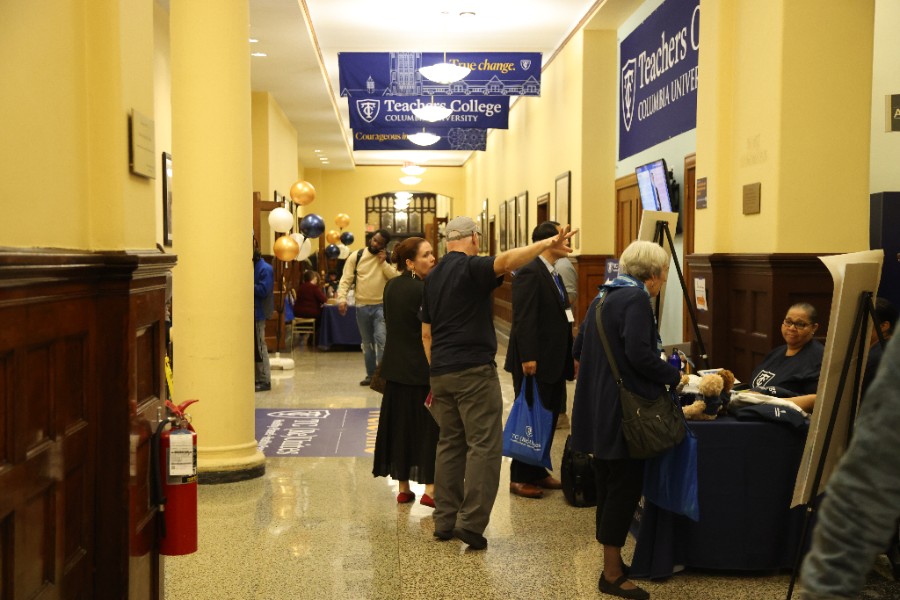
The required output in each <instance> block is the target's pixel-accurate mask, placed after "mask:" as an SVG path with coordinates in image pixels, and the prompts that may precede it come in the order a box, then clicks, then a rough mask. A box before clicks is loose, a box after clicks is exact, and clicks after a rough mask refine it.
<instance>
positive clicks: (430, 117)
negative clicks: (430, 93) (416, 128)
mask: <svg viewBox="0 0 900 600" xmlns="http://www.w3.org/2000/svg"><path fill="white" fill-rule="evenodd" d="M412 114H414V115H415V116H416V118H417V119H421V120H423V121H428V122H429V123H434V122H435V121H442V120H444V119H446V118H447V117H449V116H450V115H452V114H453V110H452V109H449V108H447V107H446V106H441V105H440V104H435V103H434V99H432V101H431V102H429V103H428V104H426V105H425V106H420V107H418V108H414V109H412Z"/></svg>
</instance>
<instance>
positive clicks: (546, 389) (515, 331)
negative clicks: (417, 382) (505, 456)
mask: <svg viewBox="0 0 900 600" xmlns="http://www.w3.org/2000/svg"><path fill="white" fill-rule="evenodd" d="M558 233H559V231H558V229H557V226H556V224H555V223H552V222H550V221H545V222H544V223H541V224H540V225H538V226H537V227H535V228H534V231H533V232H532V234H531V240H532V242H537V241H540V240H545V239H548V238H552V237H554V236H556V235H557V234H558ZM562 256H565V254H564V253H562V252H561V251H560V250H558V249H556V248H554V247H551V248H549V249H547V250H545V251H544V252H543V253H541V254H540V255H539V256H538V257H537V258H535V259H534V260H533V261H531V262H530V263H528V264H527V265H525V266H524V267H522V268H521V269H519V270H518V271H517V272H516V276H515V277H514V278H513V282H512V309H513V318H512V328H511V330H510V335H509V348H508V350H507V352H506V364H505V365H504V368H505V369H506V370H507V371H509V372H510V373H512V376H513V386H514V387H515V390H516V396H518V395H519V392H520V390H521V389H522V384H523V383H524V381H523V380H524V379H525V376H528V375H533V376H534V377H535V379H536V381H537V387H538V394H539V395H540V398H541V403H542V404H543V405H544V407H545V408H547V409H548V410H550V411H552V412H553V428H554V429H555V428H556V420H557V418H558V417H559V411H560V409H561V408H562V407H563V406H564V404H565V398H566V380H567V379H568V380H571V379H573V378H574V376H575V370H574V362H573V360H572V322H573V321H574V317H573V315H572V309H571V307H570V306H569V297H568V295H567V294H566V289H565V287H564V286H563V284H562V281H561V280H560V277H559V274H558V273H557V272H556V269H555V268H554V266H553V265H554V263H555V262H556V261H557V259H559V258H560V257H562ZM551 431H552V430H551ZM550 443H551V444H552V443H553V439H552V438H551V439H550ZM509 479H510V484H509V491H510V492H511V493H513V494H516V495H518V496H524V497H526V498H541V497H542V496H543V495H544V492H543V490H544V489H560V488H561V487H562V485H561V484H560V482H559V480H558V479H556V478H554V477H553V476H552V475H550V473H548V472H547V470H546V469H544V468H543V467H536V466H533V465H528V464H525V463H523V462H520V461H517V460H513V461H512V466H511V467H510V473H509Z"/></svg>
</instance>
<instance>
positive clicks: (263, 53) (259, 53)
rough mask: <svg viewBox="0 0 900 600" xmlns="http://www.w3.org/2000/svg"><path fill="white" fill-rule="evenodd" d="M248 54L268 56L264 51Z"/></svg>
mask: <svg viewBox="0 0 900 600" xmlns="http://www.w3.org/2000/svg"><path fill="white" fill-rule="evenodd" d="M250 56H268V54H266V53H265V52H251V53H250Z"/></svg>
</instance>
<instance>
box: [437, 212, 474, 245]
mask: <svg viewBox="0 0 900 600" xmlns="http://www.w3.org/2000/svg"><path fill="white" fill-rule="evenodd" d="M473 233H481V230H480V229H479V228H478V224H477V223H475V221H474V220H472V218H471V217H455V218H453V219H451V220H450V222H449V223H447V228H446V229H445V230H444V235H445V236H446V237H447V239H448V240H450V241H451V242H452V241H454V240H461V239H463V238H465V237H468V236H470V235H472V234H473Z"/></svg>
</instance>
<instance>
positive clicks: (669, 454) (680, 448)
mask: <svg viewBox="0 0 900 600" xmlns="http://www.w3.org/2000/svg"><path fill="white" fill-rule="evenodd" d="M685 429H686V430H687V433H686V435H685V436H684V439H683V440H681V442H679V443H678V444H677V445H676V446H675V447H674V448H672V449H671V450H668V451H666V452H664V453H663V454H661V455H659V456H657V457H655V458H650V459H647V460H646V461H645V462H644V498H646V499H647V500H649V501H650V502H653V504H655V505H657V506H658V507H660V508H662V509H664V510H667V511H669V512H673V513H677V514H679V515H684V516H686V517H688V518H689V519H693V520H694V521H699V520H700V505H699V502H698V499H697V438H696V437H694V432H693V431H691V428H690V427H685Z"/></svg>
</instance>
